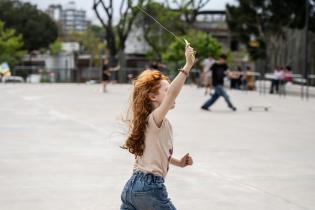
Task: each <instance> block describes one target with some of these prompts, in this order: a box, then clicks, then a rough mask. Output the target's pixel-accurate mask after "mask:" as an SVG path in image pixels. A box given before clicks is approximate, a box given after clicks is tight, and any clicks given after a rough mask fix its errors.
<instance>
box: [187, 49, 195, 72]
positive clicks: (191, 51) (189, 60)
mask: <svg viewBox="0 0 315 210" xmlns="http://www.w3.org/2000/svg"><path fill="white" fill-rule="evenodd" d="M185 57H186V65H187V66H189V67H190V68H191V67H192V66H193V65H194V62H195V52H194V48H192V47H191V46H190V44H188V45H187V46H186V50H185Z"/></svg>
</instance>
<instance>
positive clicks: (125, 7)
mask: <svg viewBox="0 0 315 210" xmlns="http://www.w3.org/2000/svg"><path fill="white" fill-rule="evenodd" d="M144 3H145V0H138V1H131V0H122V1H121V4H120V7H119V14H120V19H119V21H118V23H117V25H114V22H113V15H114V7H113V0H108V1H105V0H94V4H93V9H94V11H95V14H96V16H97V18H98V19H99V21H100V22H101V24H102V26H103V27H104V29H105V39H106V41H107V45H108V48H109V52H110V55H111V56H112V57H115V56H116V55H117V53H118V51H123V50H124V49H125V42H126V40H127V37H128V35H129V32H130V30H131V27H132V24H133V22H134V20H135V18H136V16H137V15H138V13H139V9H138V8H137V7H142V6H143V5H144ZM100 8H101V9H102V10H103V13H105V17H102V16H101V12H100V11H99V10H100Z"/></svg>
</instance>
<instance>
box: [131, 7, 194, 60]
mask: <svg viewBox="0 0 315 210" xmlns="http://www.w3.org/2000/svg"><path fill="white" fill-rule="evenodd" d="M144 10H145V11H147V12H149V13H150V15H152V16H153V17H154V18H156V19H157V20H158V21H159V22H160V23H161V24H162V25H163V26H165V27H166V28H170V29H172V32H174V33H175V34H177V35H183V34H185V32H186V30H187V29H189V28H190V26H188V25H187V24H184V22H183V21H182V20H181V13H180V12H179V11H175V10H171V9H170V8H168V7H165V6H164V5H163V4H161V3H158V2H149V3H148V4H147V5H146V6H145V7H144ZM136 26H137V27H139V28H142V29H143V32H144V34H143V35H144V39H145V40H146V42H147V43H148V44H149V46H150V47H151V50H150V51H149V52H148V57H149V58H151V59H160V58H161V54H162V52H165V51H166V50H167V48H168V47H169V45H170V44H171V43H172V42H173V41H174V37H173V36H172V35H171V34H170V33H168V32H165V31H164V29H163V28H162V27H161V26H160V25H159V24H157V23H156V22H155V21H154V20H152V18H150V17H148V16H147V15H143V16H141V17H139V18H138V19H137V21H136Z"/></svg>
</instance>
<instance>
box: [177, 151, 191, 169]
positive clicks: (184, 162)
mask: <svg viewBox="0 0 315 210" xmlns="http://www.w3.org/2000/svg"><path fill="white" fill-rule="evenodd" d="M192 164H193V159H192V157H191V156H190V155H189V153H187V154H186V155H185V156H184V157H182V158H181V159H180V161H179V166H180V167H182V168H183V167H186V166H191V165H192Z"/></svg>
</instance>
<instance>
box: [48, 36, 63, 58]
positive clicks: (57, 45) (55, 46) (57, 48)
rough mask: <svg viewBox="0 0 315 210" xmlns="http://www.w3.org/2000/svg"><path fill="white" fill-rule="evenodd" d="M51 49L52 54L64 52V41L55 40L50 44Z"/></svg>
mask: <svg viewBox="0 0 315 210" xmlns="http://www.w3.org/2000/svg"><path fill="white" fill-rule="evenodd" d="M49 51H50V54H52V55H58V54H59V53H61V52H62V43H61V42H60V41H59V40H56V41H55V42H53V43H51V44H50V45H49Z"/></svg>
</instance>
